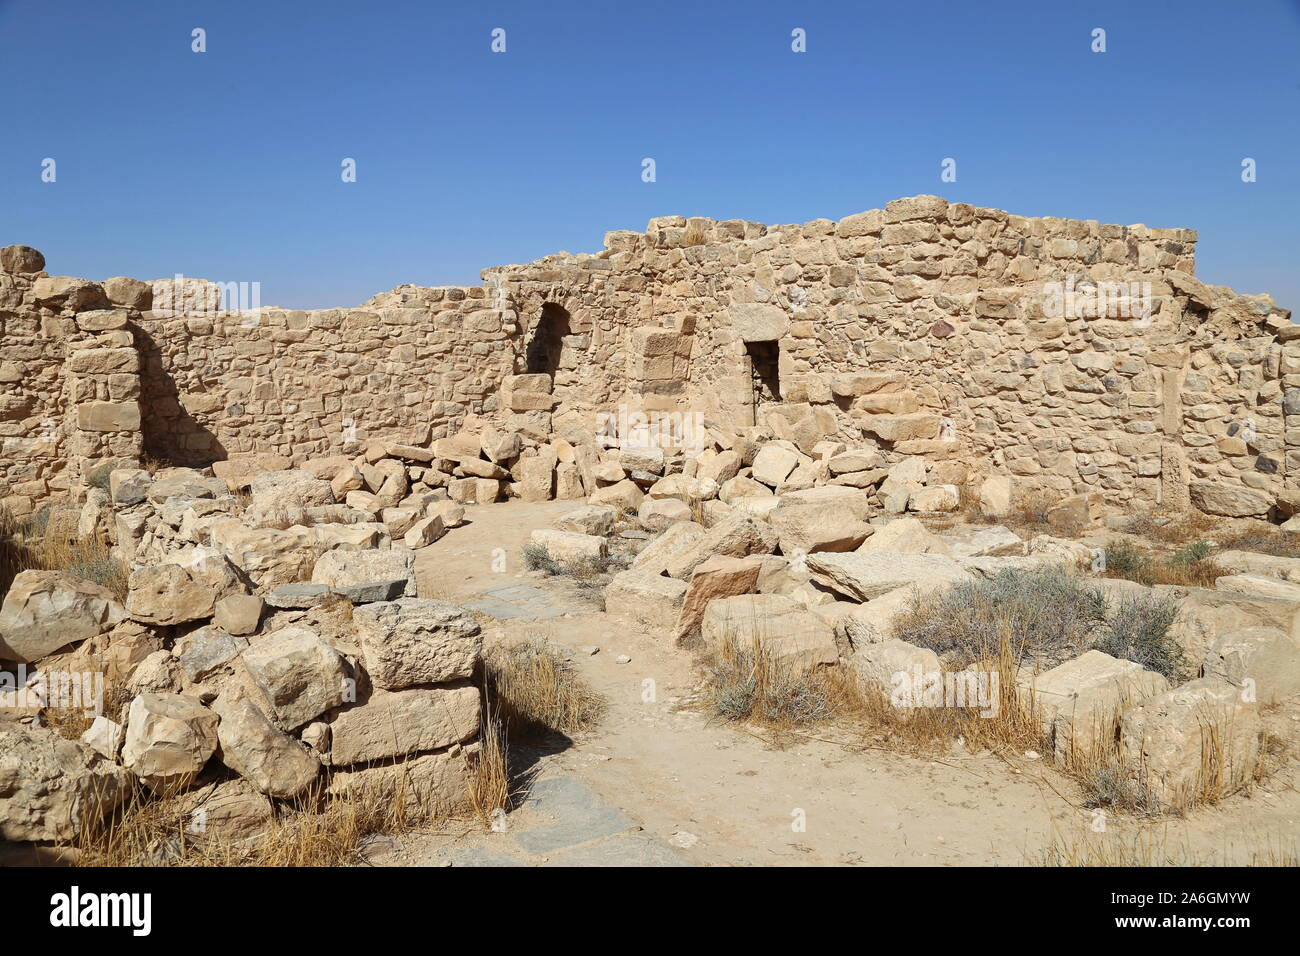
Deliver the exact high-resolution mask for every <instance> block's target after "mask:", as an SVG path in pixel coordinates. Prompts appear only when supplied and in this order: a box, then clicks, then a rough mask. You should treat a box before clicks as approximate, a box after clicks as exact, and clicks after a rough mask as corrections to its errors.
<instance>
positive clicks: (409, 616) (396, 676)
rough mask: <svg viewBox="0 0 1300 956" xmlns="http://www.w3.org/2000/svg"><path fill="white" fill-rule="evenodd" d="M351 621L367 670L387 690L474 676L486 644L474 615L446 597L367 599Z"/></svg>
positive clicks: (371, 677)
mask: <svg viewBox="0 0 1300 956" xmlns="http://www.w3.org/2000/svg"><path fill="white" fill-rule="evenodd" d="M352 622H353V624H354V625H355V626H356V629H357V638H358V641H359V643H360V644H361V650H362V655H363V657H364V660H365V667H366V673H368V674H369V675H370V679H371V681H372V682H373V683H374V684H375V686H376V687H382V688H383V689H385V690H400V689H401V688H403V687H410V686H412V685H415V684H434V683H441V682H444V681H451V680H457V679H460V678H467V677H470V676H471V675H472V674H473V672H474V665H475V663H476V662H477V661H478V659H479V656H480V654H481V652H482V648H483V637H482V634H481V632H480V629H479V626H478V623H477V622H476V621H475V620H474V618H473V616H471V615H470V614H469V613H468V612H467V611H465V609H464V608H461V607H460V606H458V605H455V604H451V603H449V602H447V601H431V600H423V599H417V598H402V599H400V600H397V601H389V602H380V603H375V604H366V605H364V606H362V607H359V608H357V609H356V610H354V611H353V612H352ZM318 713H319V711H318ZM312 716H315V714H313V715H312Z"/></svg>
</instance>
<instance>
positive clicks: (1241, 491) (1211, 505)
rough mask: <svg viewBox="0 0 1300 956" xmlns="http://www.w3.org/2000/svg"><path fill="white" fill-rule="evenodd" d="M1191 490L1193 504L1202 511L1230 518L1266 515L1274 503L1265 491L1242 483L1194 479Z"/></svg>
mask: <svg viewBox="0 0 1300 956" xmlns="http://www.w3.org/2000/svg"><path fill="white" fill-rule="evenodd" d="M1189 490H1190V493H1191V500H1192V504H1193V505H1195V506H1196V507H1197V508H1199V509H1200V510H1201V511H1204V512H1205V513H1206V514H1212V515H1223V516H1225V517H1229V518H1249V517H1253V516H1261V515H1266V514H1268V510H1269V508H1270V507H1271V506H1272V504H1273V502H1272V500H1271V499H1270V498H1269V497H1268V496H1267V495H1265V494H1264V493H1262V492H1259V491H1255V490H1254V489H1252V488H1246V487H1243V486H1240V485H1223V484H1214V483H1212V482H1208V481H1194V482H1192V484H1191V487H1190V489H1189Z"/></svg>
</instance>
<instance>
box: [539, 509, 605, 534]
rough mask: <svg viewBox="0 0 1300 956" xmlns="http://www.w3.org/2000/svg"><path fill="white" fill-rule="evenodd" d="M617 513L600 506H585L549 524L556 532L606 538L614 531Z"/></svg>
mask: <svg viewBox="0 0 1300 956" xmlns="http://www.w3.org/2000/svg"><path fill="white" fill-rule="evenodd" d="M616 517H617V512H615V510H614V509H613V508H609V507H604V506H600V505H586V506H584V507H582V508H576V509H574V510H573V511H569V512H567V513H565V514H562V515H560V517H558V518H556V519H555V520H554V521H552V522H551V526H552V527H553V528H555V529H556V530H557V531H571V532H573V533H575V534H589V535H596V536H598V537H602V538H603V537H606V536H607V535H609V534H610V532H612V531H613V530H614V519H615V518H616Z"/></svg>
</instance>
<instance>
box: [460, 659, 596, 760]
mask: <svg viewBox="0 0 1300 956" xmlns="http://www.w3.org/2000/svg"><path fill="white" fill-rule="evenodd" d="M483 664H484V686H485V693H486V696H487V699H488V700H491V701H494V702H495V707H496V717H497V718H498V719H500V721H501V723H502V726H503V727H504V731H505V734H506V736H507V737H508V738H509V739H510V740H515V739H517V738H526V737H535V736H541V735H545V734H547V733H552V732H559V733H562V734H566V735H572V734H575V733H581V732H583V731H587V730H590V729H591V728H593V727H594V726H595V725H596V724H597V723H598V722H599V721H600V719H601V717H603V716H604V713H605V700H604V698H602V697H601V696H600V695H599V694H597V693H596V692H595V691H594V690H593V689H592V688H591V685H590V684H588V683H587V681H586V680H585V679H584V678H583V677H582V675H581V674H580V673H579V672H578V669H577V668H576V667H575V666H574V665H573V664H572V663H570V662H569V661H567V660H565V659H564V656H563V655H562V654H561V653H560V652H559V651H558V650H556V649H555V648H554V647H552V646H551V645H550V644H548V643H547V641H546V640H545V638H543V637H539V636H535V635H534V636H531V637H529V638H528V639H526V640H524V641H521V642H520V643H518V644H513V645H510V646H498V647H494V648H492V649H491V650H489V651H488V652H487V653H486V654H484V658H483Z"/></svg>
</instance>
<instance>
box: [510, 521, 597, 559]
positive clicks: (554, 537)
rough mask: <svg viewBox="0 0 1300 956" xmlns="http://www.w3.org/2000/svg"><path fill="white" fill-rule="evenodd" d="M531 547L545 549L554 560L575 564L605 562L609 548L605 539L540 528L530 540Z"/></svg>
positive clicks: (530, 536)
mask: <svg viewBox="0 0 1300 956" xmlns="http://www.w3.org/2000/svg"><path fill="white" fill-rule="evenodd" d="M528 543H529V545H531V546H533V547H537V548H543V549H545V550H546V553H547V554H549V555H550V556H551V558H552V559H554V560H556V561H561V562H568V563H573V564H578V563H583V562H590V563H596V562H600V561H603V560H604V559H605V557H606V555H607V554H608V551H609V546H608V545H607V544H606V542H605V539H604V538H598V537H596V536H595V535H591V534H578V533H577V532H574V531H557V530H555V529H554V528H538V529H536V530H535V531H533V533H532V534H531V535H529V538H528Z"/></svg>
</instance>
